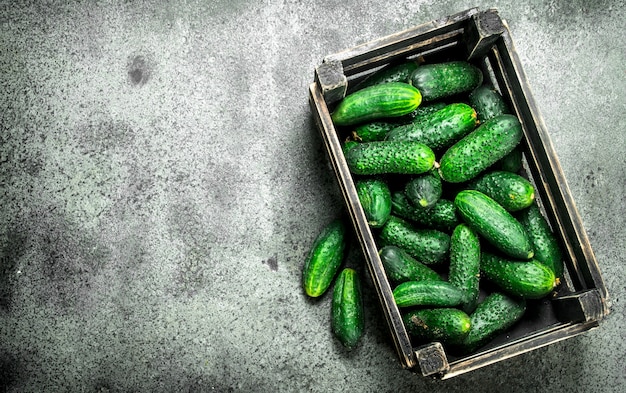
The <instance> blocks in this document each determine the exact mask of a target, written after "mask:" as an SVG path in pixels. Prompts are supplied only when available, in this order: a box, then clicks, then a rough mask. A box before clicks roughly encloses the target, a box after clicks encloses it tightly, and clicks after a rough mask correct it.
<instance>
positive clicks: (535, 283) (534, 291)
mask: <svg viewBox="0 0 626 393" xmlns="http://www.w3.org/2000/svg"><path fill="white" fill-rule="evenodd" d="M480 271H481V273H482V275H483V276H484V277H485V278H486V279H487V280H489V281H491V282H493V283H494V284H496V285H497V286H499V287H500V288H501V289H502V290H503V291H504V292H506V293H508V294H510V295H513V296H517V297H521V298H524V299H541V298H543V297H545V296H547V295H548V294H550V293H551V292H552V290H553V289H554V287H555V286H556V277H555V276H554V272H553V271H552V269H550V268H549V267H547V266H546V265H544V264H543V263H541V262H539V261H537V260H535V259H533V260H530V261H519V260H511V259H508V258H504V257H502V256H500V255H497V254H492V253H490V252H483V253H482V255H481V259H480Z"/></svg>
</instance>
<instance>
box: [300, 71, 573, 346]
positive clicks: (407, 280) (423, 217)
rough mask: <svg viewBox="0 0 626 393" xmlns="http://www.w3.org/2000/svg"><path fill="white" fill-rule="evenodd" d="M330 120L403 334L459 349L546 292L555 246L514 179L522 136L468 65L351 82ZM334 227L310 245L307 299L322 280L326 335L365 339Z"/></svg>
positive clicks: (555, 274) (558, 274) (518, 177)
mask: <svg viewBox="0 0 626 393" xmlns="http://www.w3.org/2000/svg"><path fill="white" fill-rule="evenodd" d="M331 118H332V120H333V123H334V125H335V127H336V129H337V131H338V133H340V134H343V135H345V136H346V138H345V144H344V147H343V152H344V156H345V159H346V163H347V165H348V167H349V168H350V171H351V173H352V174H353V180H354V184H355V186H356V190H357V194H358V196H359V201H360V204H361V207H362V209H363V212H364V214H365V216H366V218H367V220H368V223H369V225H370V228H371V230H372V234H373V235H374V236H375V239H376V241H377V245H378V247H379V255H380V259H381V261H382V263H383V266H384V268H385V272H386V274H387V278H388V280H389V283H390V284H391V286H392V288H393V296H394V299H395V302H396V304H397V306H398V308H399V310H400V311H401V313H402V316H403V321H404V324H405V327H406V329H407V332H408V333H409V334H410V335H411V337H412V338H413V339H414V340H415V342H416V343H426V342H432V341H438V342H441V343H442V344H443V345H444V346H445V347H446V348H448V349H449V350H451V351H456V352H458V353H470V352H472V351H475V350H476V349H478V348H480V347H481V346H484V345H485V344H487V343H488V342H489V341H490V340H492V339H493V338H494V337H495V336H497V335H499V334H500V333H502V332H504V331H506V330H507V329H509V328H510V327H511V326H512V325H514V324H515V323H516V322H517V321H519V320H520V319H521V318H522V317H523V315H524V313H525V311H526V308H527V301H528V300H534V299H542V298H545V297H548V296H550V295H551V294H553V293H554V291H555V289H556V288H557V286H558V285H559V283H560V279H561V278H562V275H563V258H562V251H561V248H560V245H559V242H558V240H557V238H556V236H555V234H554V233H553V231H552V229H551V228H550V226H549V224H548V222H547V220H546V218H545V217H544V216H543V215H542V213H541V211H540V209H539V206H538V202H537V200H536V198H535V188H534V186H533V184H532V183H531V182H530V181H529V180H528V179H527V177H526V176H525V175H524V174H523V168H522V159H523V152H522V148H521V146H520V142H521V141H522V137H523V129H522V125H521V123H520V121H519V119H518V118H517V117H516V116H515V115H514V114H512V112H511V111H510V109H509V107H508V105H507V104H506V102H505V100H504V99H503V97H502V95H501V94H500V93H499V92H498V91H497V90H496V89H495V88H493V87H492V86H490V85H489V84H488V83H486V82H485V80H484V77H483V73H482V71H481V69H480V68H478V67H476V66H475V65H473V64H471V63H469V62H466V61H449V62H439V63H418V62H417V61H413V60H405V61H404V62H401V63H397V64H395V65H392V66H388V67H386V68H383V69H382V70H379V71H377V72H376V73H374V74H372V75H371V76H370V77H368V78H367V79H365V80H364V81H362V82H361V83H359V84H358V85H357V86H356V88H355V89H354V90H353V91H352V92H351V93H350V94H348V95H347V96H346V97H345V98H344V99H343V100H342V101H340V102H339V103H338V104H337V106H336V107H335V108H334V110H333V112H332V114H331ZM345 225H346V224H345V223H343V222H342V221H341V220H340V219H337V220H336V221H334V222H333V223H331V224H330V225H328V227H327V228H325V229H324V230H323V231H322V233H320V235H319V236H318V238H317V239H316V242H315V244H314V245H313V247H312V250H311V252H310V254H309V256H308V258H307V261H306V263H305V265H304V270H303V286H304V289H305V291H306V293H307V295H308V296H312V297H317V296H321V295H322V294H323V293H324V292H325V291H326V290H327V289H329V288H330V287H331V286H332V285H333V283H334V286H333V288H332V290H333V301H332V318H331V325H332V331H333V333H334V334H335V336H336V337H337V338H338V339H339V340H340V341H341V342H342V343H343V344H344V345H345V346H346V347H348V348H354V347H355V346H356V344H357V343H358V341H359V338H360V336H361V335H362V334H363V305H362V301H361V299H360V296H361V292H360V291H361V289H360V283H359V278H358V276H357V274H356V271H355V270H354V269H352V268H348V267H343V268H342V261H343V254H344V249H345V244H346V239H345V238H346V234H347V233H348V232H347V231H346V228H345Z"/></svg>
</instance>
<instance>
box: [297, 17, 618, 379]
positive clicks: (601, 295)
mask: <svg viewBox="0 0 626 393" xmlns="http://www.w3.org/2000/svg"><path fill="white" fill-rule="evenodd" d="M418 57H421V58H423V59H425V60H426V61H431V62H433V61H436V60H437V59H447V60H469V61H471V62H473V63H474V64H477V65H479V66H481V67H482V70H483V73H484V75H485V79H487V78H489V79H490V82H491V83H492V84H493V85H494V86H495V87H496V88H497V89H498V90H499V91H500V92H501V93H502V95H503V97H504V98H505V100H506V101H507V103H508V104H509V106H510V108H511V109H512V110H513V111H514V113H515V114H516V115H517V116H518V118H519V119H520V121H521V123H522V126H523V130H524V138H523V140H522V142H521V146H522V149H523V152H524V171H525V173H526V175H527V177H528V178H529V179H530V180H531V181H532V182H533V184H534V186H535V189H536V194H537V200H538V202H539V204H540V206H541V208H542V211H543V213H544V215H545V216H546V218H547V219H548V221H549V223H550V225H551V226H552V228H553V230H554V232H555V234H556V235H557V237H558V238H559V240H560V242H561V245H562V248H563V250H564V257H565V277H564V282H562V284H561V286H560V288H559V290H558V293H557V294H556V296H554V297H552V298H550V299H546V300H543V301H540V302H538V303H537V304H533V305H532V307H530V308H529V310H528V311H527V315H526V316H525V317H524V319H523V320H522V321H520V322H519V323H517V324H516V325H515V326H514V327H513V328H512V329H511V330H510V331H508V332H507V333H506V334H502V335H501V336H499V337H497V338H496V339H494V340H493V341H492V342H491V343H489V344H488V345H486V346H485V347H483V348H481V349H479V350H477V351H476V352H474V353H471V354H469V355H467V356H460V357H459V356H457V357H455V356H451V355H450V354H447V353H446V351H445V349H444V348H443V346H442V345H441V344H440V343H437V342H433V343H429V344H426V345H423V344H421V345H419V346H416V345H414V344H413V343H412V341H411V338H410V336H409V335H408V334H407V331H406V329H405V327H404V325H403V323H402V319H401V314H400V311H399V309H398V307H397V306H396V305H395V302H394V300H393V295H392V288H391V286H390V283H389V281H388V279H387V277H386V275H385V271H384V268H383V265H382V263H381V260H380V258H379V256H378V247H377V245H376V242H375V239H374V237H373V236H372V231H371V229H370V228H369V226H368V224H367V221H366V218H365V215H364V212H363V209H362V208H361V205H360V203H359V200H358V196H357V193H356V189H355V185H354V179H353V177H352V175H351V173H350V171H349V169H348V167H347V164H346V161H345V158H344V156H343V153H342V140H341V138H342V136H341V135H339V133H338V131H337V130H336V129H335V127H334V126H333V123H332V121H331V117H330V113H331V112H332V109H333V107H334V106H335V105H336V104H337V102H338V101H339V100H341V99H342V98H343V97H344V96H345V95H346V94H347V93H349V92H350V89H351V88H353V87H354V86H355V85H356V84H357V83H358V82H359V81H361V80H362V79H363V78H365V77H366V76H368V75H369V74H371V73H373V72H375V71H376V70H378V69H380V68H382V67H384V66H385V65H388V64H391V63H393V62H395V61H398V60H400V59H407V58H418ZM309 94H310V105H311V109H312V113H313V117H314V119H315V122H316V125H317V127H318V129H319V131H320V134H321V136H322V139H323V142H324V146H325V149H326V152H327V154H328V159H329V161H330V162H331V164H332V168H333V171H334V173H335V175H336V178H337V183H338V185H339V187H340V188H341V192H342V194H343V197H344V199H345V203H346V207H347V211H348V212H349V216H350V219H351V221H352V224H353V225H354V229H355V232H356V233H357V237H358V240H359V243H360V246H361V248H362V251H363V254H364V257H365V261H366V264H367V267H368V272H369V274H370V276H371V279H372V281H373V283H374V286H375V288H376V291H377V295H378V298H379V299H380V305H381V312H383V313H384V315H385V317H386V320H387V323H388V326H389V332H390V334H391V336H392V337H393V343H394V345H395V349H396V350H397V354H398V357H399V361H400V364H401V366H402V367H404V368H406V369H409V370H411V371H413V372H415V373H417V374H422V375H424V376H433V377H435V378H442V379H443V378H450V377H453V376H456V375H459V374H462V373H465V372H468V371H471V370H474V369H477V368H480V367H483V366H486V365H489V364H491V363H495V362H499V361H502V360H505V359H507V358H510V357H513V356H516V355H519V354H522V353H525V352H528V351H532V350H534V349H537V348H540V347H542V346H545V345H549V344H551V343H554V342H556V341H560V340H564V339H567V338H570V337H573V336H576V335H578V334H581V333H583V332H586V331H588V330H590V329H593V328H596V327H598V326H599V321H600V320H601V319H602V318H604V317H605V316H606V315H607V314H608V313H609V299H608V294H607V291H606V288H605V285H604V283H603V279H602V276H601V273H600V270H599V268H598V264H597V261H596V259H595V256H594V253H593V251H592V249H591V246H590V244H589V241H588V239H587V235H586V233H585V230H584V227H583V224H582V222H581V219H580V216H579V214H578V212H577V209H576V206H575V203H574V201H573V199H572V196H571V194H570V191H569V189H568V186H567V183H566V179H565V177H564V174H563V171H562V169H561V167H560V165H559V161H558V158H557V156H556V154H555V151H554V149H553V147H552V143H551V141H550V137H549V134H548V131H547V130H546V128H545V126H544V124H543V121H542V119H541V116H540V114H539V111H538V108H537V107H536V105H535V102H534V100H533V98H532V95H531V92H530V89H529V86H528V83H527V80H526V77H525V75H524V71H523V69H522V65H521V63H520V60H519V58H518V55H517V53H516V51H515V47H514V44H513V41H512V39H511V35H510V32H509V29H508V26H507V24H506V21H505V20H504V19H502V18H501V17H500V16H499V14H498V12H497V10H495V9H489V10H485V11H480V10H479V9H476V8H472V9H469V10H466V11H463V12H460V13H458V14H454V15H451V16H449V17H446V18H442V19H439V20H435V21H431V22H429V23H425V24H422V25H419V26H416V27H414V28H410V29H407V30H405V31H401V32H398V33H395V34H391V35H388V36H386V37H382V38H379V39H376V40H373V41H371V42H367V43H364V44H361V45H358V46H356V47H353V48H350V49H347V50H344V51H341V52H339V53H336V54H332V55H329V56H326V57H325V58H324V59H323V61H322V63H321V64H320V65H319V66H318V67H317V68H316V70H315V75H314V82H312V83H311V84H310V86H309Z"/></svg>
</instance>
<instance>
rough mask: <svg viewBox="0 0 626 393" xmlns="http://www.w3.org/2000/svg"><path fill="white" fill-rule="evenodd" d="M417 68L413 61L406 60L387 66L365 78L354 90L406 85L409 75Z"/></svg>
mask: <svg viewBox="0 0 626 393" xmlns="http://www.w3.org/2000/svg"><path fill="white" fill-rule="evenodd" d="M418 66H419V64H418V63H417V61H414V60H406V61H403V62H400V63H397V64H390V65H387V66H385V67H383V68H381V69H379V70H377V71H376V72H374V73H373V74H371V75H369V76H368V77H367V78H365V79H364V80H363V81H362V82H360V83H359V84H358V85H357V87H356V89H359V90H360V89H363V88H366V87H369V86H374V85H380V84H382V83H389V82H404V83H408V82H409V78H410V77H411V74H412V73H413V71H415V69H416V68H417V67H418Z"/></svg>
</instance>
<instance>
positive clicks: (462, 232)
mask: <svg viewBox="0 0 626 393" xmlns="http://www.w3.org/2000/svg"><path fill="white" fill-rule="evenodd" d="M479 277H480V241H479V239H478V235H477V234H476V232H474V230H472V229H471V228H470V227H469V226H467V225H466V224H459V225H458V226H457V227H456V228H454V231H453V232H452V236H451V237H450V268H449V272H448V281H449V282H450V283H451V284H453V285H455V286H457V287H458V288H460V289H462V290H463V291H465V295H466V301H465V303H464V304H463V305H462V309H463V311H465V312H472V311H473V310H474V308H475V307H476V304H477V302H478V293H479Z"/></svg>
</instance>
